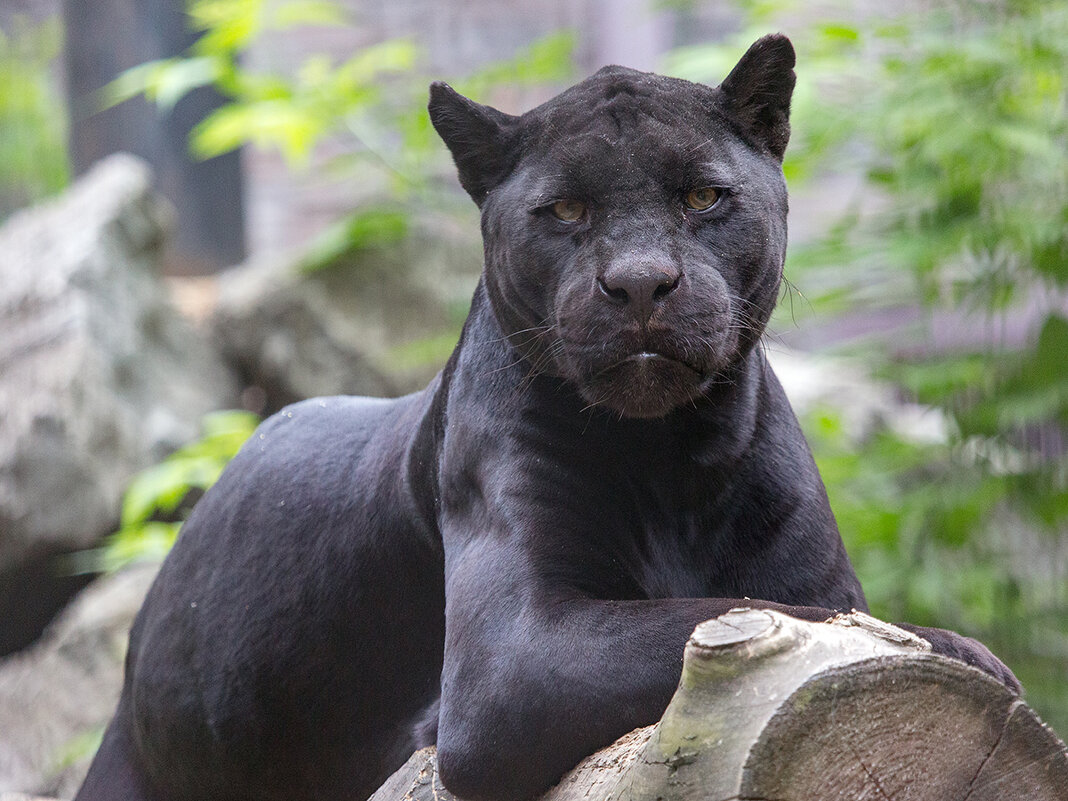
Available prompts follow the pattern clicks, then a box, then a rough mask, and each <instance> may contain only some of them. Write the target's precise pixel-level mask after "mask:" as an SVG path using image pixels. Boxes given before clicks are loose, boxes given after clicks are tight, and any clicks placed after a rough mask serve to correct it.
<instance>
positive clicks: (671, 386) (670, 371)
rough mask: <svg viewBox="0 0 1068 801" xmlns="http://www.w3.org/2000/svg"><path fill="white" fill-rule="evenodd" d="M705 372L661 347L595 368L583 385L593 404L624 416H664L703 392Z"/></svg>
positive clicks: (585, 395)
mask: <svg viewBox="0 0 1068 801" xmlns="http://www.w3.org/2000/svg"><path fill="white" fill-rule="evenodd" d="M704 379H705V374H704V372H703V371H702V370H700V369H698V368H697V367H695V366H694V365H692V364H689V363H688V362H685V361H682V360H680V359H678V358H675V357H674V356H669V355H667V354H664V353H660V352H658V351H640V352H638V353H631V354H629V355H627V356H624V357H623V358H622V359H619V360H617V361H614V362H612V363H611V364H609V365H608V366H606V367H603V368H601V369H600V370H598V371H597V372H595V373H594V374H593V375H592V376H591V377H590V378H589V379H588V380H587V381H586V382H584V385H583V387H582V394H583V396H584V397H585V398H586V399H587V400H588V401H589V402H590V405H591V406H605V407H608V408H610V409H614V410H616V411H617V412H619V413H620V414H621V415H623V416H624V417H640V418H650V417H663V416H664V415H666V414H668V413H669V412H671V411H672V410H673V409H675V408H677V407H678V406H680V405H682V404H683V403H686V402H687V401H691V400H693V399H694V398H695V397H696V396H697V395H699V394H700V392H701V386H702V384H703V382H704Z"/></svg>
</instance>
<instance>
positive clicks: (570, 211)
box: [550, 200, 586, 223]
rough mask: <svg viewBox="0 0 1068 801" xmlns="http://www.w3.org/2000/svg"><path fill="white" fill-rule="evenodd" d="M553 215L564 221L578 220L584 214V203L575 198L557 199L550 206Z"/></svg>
mask: <svg viewBox="0 0 1068 801" xmlns="http://www.w3.org/2000/svg"><path fill="white" fill-rule="evenodd" d="M550 208H551V209H552V213H553V216H554V217H556V219H558V220H563V221H564V222H569V223H573V222H578V221H579V220H581V219H582V217H583V215H585V214H586V204H585V203H580V202H579V201H577V200H558V201H556V202H555V203H553V205H552V206H551V207H550Z"/></svg>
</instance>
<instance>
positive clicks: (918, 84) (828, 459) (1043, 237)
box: [671, 0, 1068, 732]
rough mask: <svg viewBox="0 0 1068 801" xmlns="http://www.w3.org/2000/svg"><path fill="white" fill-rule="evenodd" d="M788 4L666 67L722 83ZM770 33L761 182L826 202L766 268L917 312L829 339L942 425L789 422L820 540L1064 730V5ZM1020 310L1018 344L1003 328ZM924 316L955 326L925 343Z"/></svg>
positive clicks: (1067, 492) (891, 610)
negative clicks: (895, 430)
mask: <svg viewBox="0 0 1068 801" xmlns="http://www.w3.org/2000/svg"><path fill="white" fill-rule="evenodd" d="M792 5H793V4H789V3H787V2H783V1H782V0H779V2H773V3H761V4H755V3H747V4H746V5H745V8H746V9H747V10H748V11H749V12H750V18H751V20H752V21H753V28H750V29H749V30H747V31H744V32H742V33H741V34H739V36H738V37H737V39H736V40H735V41H733V42H732V43H731V44H730V46H728V47H726V48H717V49H715V50H713V51H709V50H708V49H707V48H696V49H691V50H688V51H685V52H682V53H679V54H677V56H676V58H675V59H674V61H673V62H672V64H671V68H672V69H673V70H674V71H675V72H677V73H682V74H684V75H686V76H688V77H696V78H698V79H706V80H709V79H714V78H716V77H719V76H721V75H722V74H724V70H725V69H727V68H729V66H730V60H731V59H732V58H735V57H736V55H737V53H738V52H739V51H740V48H742V47H744V44H747V43H748V42H749V41H752V38H753V37H754V35H756V34H757V32H763V31H765V30H767V29H769V25H770V26H771V27H772V28H773V27H775V24H774V23H771V22H769V20H771V19H774V18H775V15H777V14H781V13H782V12H783V11H784V10H790V9H789V8H788V6H792ZM829 8H831V11H830V12H828V11H826V8H825V13H826V14H828V15H830V14H832V13H834V12H833V6H832V7H829ZM840 20H845V21H840ZM789 33H790V35H791V38H792V39H793V41H794V44H795V47H796V48H797V50H798V58H799V69H798V85H797V90H796V94H795V101H794V113H793V128H794V132H795V133H794V137H793V141H792V143H791V146H790V149H789V150H788V151H787V160H786V163H785V165H784V168H785V171H786V174H787V177H788V179H789V180H790V181H791V183H792V188H793V189H794V190H795V193H794V194H795V198H797V197H798V196H799V195H800V196H801V197H809V196H812V195H804V194H803V192H802V193H799V192H797V191H796V190H797V189H798V188H799V187H801V188H802V189H804V188H805V187H806V185H808V186H811V187H812V188H811V189H810V190H809V191H811V192H812V193H813V195H815V196H816V198H817V201H823V202H825V203H826V204H827V205H828V207H830V208H844V211H843V212H842V213H841V215H840V216H839V217H838V218H837V219H835V220H833V221H829V222H830V224H829V225H828V227H827V231H826V232H825V234H823V235H822V236H820V237H818V238H817V239H816V240H815V241H812V242H808V243H805V244H804V245H802V246H801V247H798V246H797V245H796V244H795V245H793V246H792V248H793V249H792V252H791V255H790V257H789V260H788V264H787V273H788V274H789V275H790V277H791V280H792V282H793V283H794V284H797V285H800V286H802V287H803V288H804V291H805V296H806V297H807V298H808V300H809V303H810V307H811V309H812V310H813V312H814V313H815V314H817V315H821V316H824V317H828V316H830V317H833V316H834V315H835V314H837V313H840V312H849V313H851V314H857V313H858V312H863V311H864V310H871V311H874V310H876V309H878V308H880V307H894V306H897V307H904V308H913V309H920V310H921V312H922V313H921V317H920V320H919V322H918V323H917V324H915V325H913V326H911V327H910V328H905V329H901V330H897V331H895V332H893V334H891V335H889V336H883V337H881V338H880V337H872V338H868V339H865V340H864V341H862V342H855V343H852V344H851V345H850V346H849V347H850V349H851V350H852V351H854V353H855V354H856V355H858V356H860V357H861V358H862V359H863V361H865V362H866V363H867V364H868V365H870V368H871V372H872V375H873V376H876V377H879V378H881V379H884V380H890V381H893V382H895V383H896V384H897V385H898V386H899V387H900V391H901V392H902V394H903V395H904V396H906V397H909V398H911V399H913V400H916V401H919V402H921V403H923V404H926V405H929V406H931V407H933V408H934V409H935V410H937V412H938V413H940V414H941V415H943V417H944V419H945V420H946V421H947V423H948V430H949V435H948V437H947V438H946V440H945V441H944V442H937V443H931V442H922V443H921V442H914V441H909V440H907V439H903V438H901V437H899V436H895V435H893V434H891V433H890V432H883V433H880V434H878V435H874V436H872V437H870V438H867V439H865V440H864V441H861V442H856V441H853V440H851V439H850V437H848V436H847V435H846V433H845V431H844V430H843V429H842V427H841V421H840V420H839V419H838V417H837V416H836V414H835V413H834V412H833V411H830V410H825V411H823V412H821V413H820V414H819V415H817V416H815V417H814V419H812V420H809V421H806V423H807V426H806V428H807V430H808V433H809V436H810V438H811V440H812V443H813V448H814V451H815V454H816V458H817V461H818V463H819V465H820V469H821V471H822V473H823V476H824V480H825V482H826V484H827V487H828V493H829V495H830V497H831V501H832V505H833V506H834V509H835V513H836V515H837V517H838V519H839V523H840V526H841V528H842V532H843V536H844V537H845V539H846V542H847V546H848V547H849V550H850V553H851V555H852V557H853V558H854V561H855V563H856V564H857V567H858V571H859V573H860V574H861V579H862V581H863V583H864V585H865V588H866V590H867V592H868V595H869V600H870V601H871V603H872V606H873V609H874V610H875V612H876V613H877V614H879V615H881V616H884V617H888V618H890V619H905V620H912V621H915V622H917V623H928V624H933V625H940V626H944V627H947V628H954V629H958V630H961V631H965V632H967V633H970V634H973V635H975V636H978V637H979V638H981V639H982V640H983V641H984V642H986V643H987V644H988V645H990V646H991V647H992V648H993V649H994V650H995V651H996V652H997V653H999V655H1001V656H1002V657H1003V658H1004V659H1005V660H1006V661H1007V662H1008V663H1009V665H1010V666H1011V667H1012V668H1013V669H1014V670H1015V671H1016V672H1017V674H1018V675H1019V676H1020V677H1021V679H1022V680H1023V682H1024V684H1025V686H1026V687H1027V688H1028V694H1029V699H1030V700H1031V702H1032V703H1033V704H1034V705H1035V706H1036V707H1037V708H1038V709H1039V710H1040V711H1041V712H1042V713H1043V714H1044V716H1046V717H1047V718H1048V719H1050V721H1051V722H1053V723H1054V724H1055V725H1056V726H1057V727H1058V728H1059V729H1060V730H1061V731H1062V732H1064V731H1066V730H1068V685H1065V682H1064V676H1065V675H1068V564H1065V558H1064V556H1063V555H1062V556H1061V557H1060V560H1059V561H1058V560H1057V559H1056V558H1055V557H1054V556H1053V555H1054V554H1057V553H1061V554H1064V552H1065V550H1066V549H1068V470H1066V468H1065V466H1064V448H1065V443H1066V442H1068V316H1066V315H1065V313H1064V311H1063V309H1064V304H1063V298H1064V293H1065V290H1066V289H1068V101H1066V98H1068V72H1066V71H1065V65H1066V64H1068V6H1066V5H1065V4H1063V3H1042V2H1034V1H1032V0H993V2H979V0H962V2H957V3H953V4H945V5H943V6H939V7H934V8H929V7H928V8H924V9H923V10H922V11H921V12H919V13H914V12H911V11H910V10H909V7H905V8H904V9H898V10H896V11H894V12H893V16H892V17H890V18H888V19H886V20H884V21H879V20H878V19H875V20H872V19H866V20H865V21H864V23H863V25H860V24H854V23H852V22H851V21H849V9H848V7H839V19H830V18H829V16H824V17H823V18H822V19H820V20H817V21H816V22H814V23H812V24H811V25H808V26H805V27H801V28H798V29H791V30H790V31H789ZM850 173H859V174H861V175H862V176H863V177H864V181H863V183H862V185H861V186H860V187H859V188H857V189H856V190H855V195H854V196H853V197H851V198H847V199H845V201H846V202H845V203H842V202H829V203H827V201H837V200H839V199H833V198H821V197H819V191H818V187H819V186H821V184H820V183H819V180H820V179H825V178H826V177H827V176H828V175H835V174H837V175H843V174H850ZM824 185H826V184H824ZM796 202H797V201H796V200H795V204H796ZM1028 317H1029V318H1030V319H1032V320H1034V321H1036V322H1037V326H1036V330H1035V331H1034V332H1033V333H1032V334H1031V335H1030V336H1020V335H1019V334H1016V335H1010V333H1009V332H1011V329H1012V328H1013V324H1014V323H1015V322H1016V321H1018V320H1020V319H1021V318H1023V319H1027V318H1028ZM936 320H940V321H942V330H943V331H944V330H947V328H950V327H951V326H956V327H966V330H968V331H970V332H972V335H971V336H970V337H958V338H957V339H960V340H961V342H959V343H954V342H953V341H952V340H953V338H952V337H950V338H949V339H950V343H949V344H948V345H946V346H943V347H941V348H935V347H933V346H932V345H931V342H932V338H933V332H934V326H933V324H934V322H935V321H936ZM947 321H949V324H948V325H947ZM802 324H803V325H806V326H807V325H812V324H813V323H812V322H805V323H802Z"/></svg>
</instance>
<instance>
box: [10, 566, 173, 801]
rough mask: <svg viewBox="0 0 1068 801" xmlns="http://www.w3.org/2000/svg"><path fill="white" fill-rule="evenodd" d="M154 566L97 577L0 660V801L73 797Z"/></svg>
mask: <svg viewBox="0 0 1068 801" xmlns="http://www.w3.org/2000/svg"><path fill="white" fill-rule="evenodd" d="M156 569H157V566H156V565H144V564H142V565H137V566H133V567H130V568H127V569H125V570H123V571H122V572H120V573H117V574H115V575H112V576H108V577H106V578H102V579H99V580H97V581H96V582H94V583H93V584H92V586H90V587H89V589H87V590H85V591H84V592H82V593H81V594H80V595H79V596H78V597H77V599H76V600H75V601H74V602H73V603H71V604H70V605H69V606H68V607H67V608H66V609H65V610H64V611H63V613H62V614H61V615H60V616H59V617H58V618H57V619H56V620H55V621H54V622H53V623H52V624H51V625H50V626H49V628H48V630H47V631H46V632H45V634H44V636H43V637H41V639H40V640H38V642H36V643H35V644H34V645H33V646H32V647H31V648H28V649H26V650H23V651H20V652H19V653H17V654H13V655H11V656H9V657H7V658H6V659H0V721H3V725H2V726H0V801H2V794H3V793H7V792H30V793H42V794H45V795H55V796H58V797H61V798H70V797H71V796H72V795H74V791H75V790H76V789H77V788H78V785H79V784H80V783H81V781H82V779H83V778H85V772H86V771H87V770H88V768H89V761H90V760H91V758H92V756H93V753H94V752H95V750H96V743H97V741H98V738H99V735H100V734H101V732H102V731H103V729H104V726H105V725H106V724H107V722H108V720H110V719H111V715H112V714H113V713H114V711H115V704H116V703H117V702H118V699H119V690H120V689H121V688H122V675H123V674H122V664H123V659H124V658H125V655H126V643H127V640H128V637H129V630H130V626H131V625H132V623H133V619H134V615H136V614H137V610H138V609H139V608H140V607H141V602H142V601H143V600H144V596H145V593H146V592H147V591H148V587H149V585H150V584H151V583H152V579H153V578H154V577H155V575H156Z"/></svg>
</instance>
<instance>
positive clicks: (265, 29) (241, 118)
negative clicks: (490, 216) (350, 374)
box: [102, 0, 574, 271]
mask: <svg viewBox="0 0 1068 801" xmlns="http://www.w3.org/2000/svg"><path fill="white" fill-rule="evenodd" d="M187 9H188V14H189V18H190V24H191V25H192V27H193V29H194V30H195V31H197V32H199V33H200V34H201V35H200V37H199V38H198V39H197V41H196V42H195V44H194V45H193V46H192V48H191V49H190V51H189V52H188V53H187V54H186V55H183V56H181V57H177V58H169V59H162V60H159V61H153V62H149V63H147V64H142V65H140V66H138V67H135V68H133V69H131V70H127V71H126V72H125V73H123V74H122V75H121V76H119V78H118V79H116V80H115V81H114V82H112V83H111V84H110V85H109V86H108V87H107V88H106V90H105V92H104V95H103V98H102V101H103V102H104V103H105V104H115V103H120V102H123V101H124V100H127V99H129V98H131V97H135V96H138V95H144V96H145V97H147V98H148V99H150V100H152V101H154V102H155V103H156V104H157V105H158V106H159V107H160V108H161V109H162V110H164V111H166V110H169V109H170V108H172V107H173V106H174V104H175V103H176V102H178V101H179V100H180V99H181V98H182V97H183V96H184V95H185V94H186V93H188V92H189V91H191V90H193V89H196V88H198V87H202V86H214V87H215V88H216V89H217V90H219V91H220V92H221V93H222V94H223V95H224V96H225V97H226V98H227V102H226V103H225V104H224V105H223V106H222V107H220V108H219V109H217V110H216V111H214V112H213V113H211V114H210V115H208V117H206V118H205V119H204V120H203V121H202V122H201V123H200V124H198V125H197V126H196V128H195V129H194V130H193V133H192V136H191V142H190V147H191V150H192V152H193V154H194V155H195V156H196V157H198V158H210V157H212V156H217V155H219V154H221V153H224V152H226V151H229V150H233V149H234V148H237V147H240V146H241V145H244V144H252V145H255V146H257V147H264V148H275V149H277V150H279V151H280V152H281V153H282V154H283V156H284V157H285V158H286V160H287V162H288V163H289V164H290V166H291V167H293V168H296V169H308V168H310V167H312V166H317V167H321V165H314V164H313V155H314V154H315V153H316V152H317V148H319V146H320V145H322V144H323V143H324V142H326V141H332V142H336V143H338V145H339V147H338V148H336V149H339V150H342V151H344V152H346V153H347V154H348V155H347V156H346V157H345V158H344V159H336V160H334V161H333V162H332V163H331V164H329V165H327V166H326V167H325V169H328V170H333V171H334V172H335V174H336V173H337V172H338V171H339V168H340V169H345V170H347V171H348V173H349V174H350V175H351V177H352V180H354V181H356V182H358V183H359V184H360V185H361V186H364V187H367V188H369V189H370V190H371V194H372V195H373V197H372V198H371V199H370V200H369V201H368V202H367V204H366V205H365V206H364V207H362V208H359V209H356V210H355V211H354V212H353V213H352V214H351V215H350V216H348V217H346V218H344V219H342V220H339V221H338V222H337V223H335V224H334V225H333V226H331V227H330V228H328V229H327V230H326V231H325V232H324V233H323V234H322V235H321V237H320V238H319V239H318V241H316V242H314V243H313V245H312V247H311V249H310V252H309V253H308V254H307V255H306V257H305V258H304V260H303V261H302V264H301V268H302V269H303V270H305V271H312V270H315V269H316V268H318V267H320V266H323V267H325V266H330V265H333V264H337V263H338V262H339V261H344V262H345V263H351V259H348V260H346V257H348V256H351V255H353V254H355V253H359V252H361V251H363V250H368V249H374V248H380V247H389V246H391V245H394V244H396V243H397V242H398V241H400V240H401V239H403V238H404V237H405V236H406V235H407V232H408V222H409V219H410V218H411V217H412V216H413V215H414V214H416V213H419V214H426V213H428V211H429V210H433V209H441V208H443V207H445V206H447V205H448V204H447V202H444V200H443V198H444V197H446V196H447V193H445V192H442V191H440V190H441V187H440V186H438V185H435V183H434V182H433V181H432V180H431V178H432V176H433V175H434V174H435V172H437V170H436V169H435V165H436V164H437V163H439V162H440V161H441V160H442V157H443V153H444V151H443V150H442V149H441V147H440V145H439V144H438V142H437V137H436V136H435V135H434V133H433V129H432V127H431V125H430V118H429V116H428V115H427V113H426V90H427V86H428V84H429V83H430V80H431V78H430V77H429V76H427V75H425V74H423V73H422V72H421V69H420V56H421V53H420V50H419V48H418V47H417V46H416V44H415V43H414V42H412V41H410V40H407V39H400V40H391V41H386V42H382V43H380V44H376V45H371V46H368V47H364V48H363V49H361V50H359V51H358V52H356V53H355V54H354V55H353V56H351V57H350V58H348V59H347V60H345V61H343V62H341V63H338V64H335V63H333V62H332V61H331V60H330V59H329V58H328V57H327V56H325V55H323V54H313V55H310V56H308V57H307V58H306V59H305V60H304V61H303V63H302V64H300V65H299V66H298V67H297V68H296V69H295V70H292V71H290V72H281V71H276V72H267V71H258V70H254V69H251V68H249V67H246V66H244V63H243V61H244V60H245V57H246V55H247V53H248V50H249V48H250V47H251V46H252V45H253V44H254V43H256V42H257V41H258V40H259V39H260V38H261V37H263V36H265V35H274V36H277V35H278V34H279V33H280V32H283V31H285V30H287V29H290V28H292V27H295V26H298V25H309V24H311V25H344V24H345V23H346V20H345V15H344V14H343V13H342V12H341V10H340V9H339V8H338V7H337V5H336V4H334V3H331V2H321V1H319V2H316V1H313V0H188V4H187ZM573 47H574V42H573V37H572V36H571V35H569V34H563V33H561V34H555V35H552V36H549V37H546V38H544V39H541V40H539V41H536V42H535V43H533V44H532V45H531V46H530V47H528V48H526V49H525V50H523V51H520V52H518V53H517V54H516V55H515V56H514V57H513V58H511V59H508V60H507V61H503V62H499V63H495V64H491V65H489V66H488V67H486V68H484V69H482V70H481V71H479V72H478V73H476V74H474V75H470V76H467V77H466V78H463V79H462V80H461V81H459V82H458V83H457V85H458V87H459V88H460V89H461V91H464V92H466V93H469V94H472V95H474V96H476V97H478V96H484V95H485V94H487V93H489V92H491V91H492V90H493V88H494V87H495V86H498V85H500V84H508V85H509V86H512V87H514V86H516V85H529V84H539V83H545V82H552V81H558V80H561V79H564V78H566V77H568V76H569V75H570V74H571V69H572V66H571V51H572V50H573ZM450 183H451V182H450Z"/></svg>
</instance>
